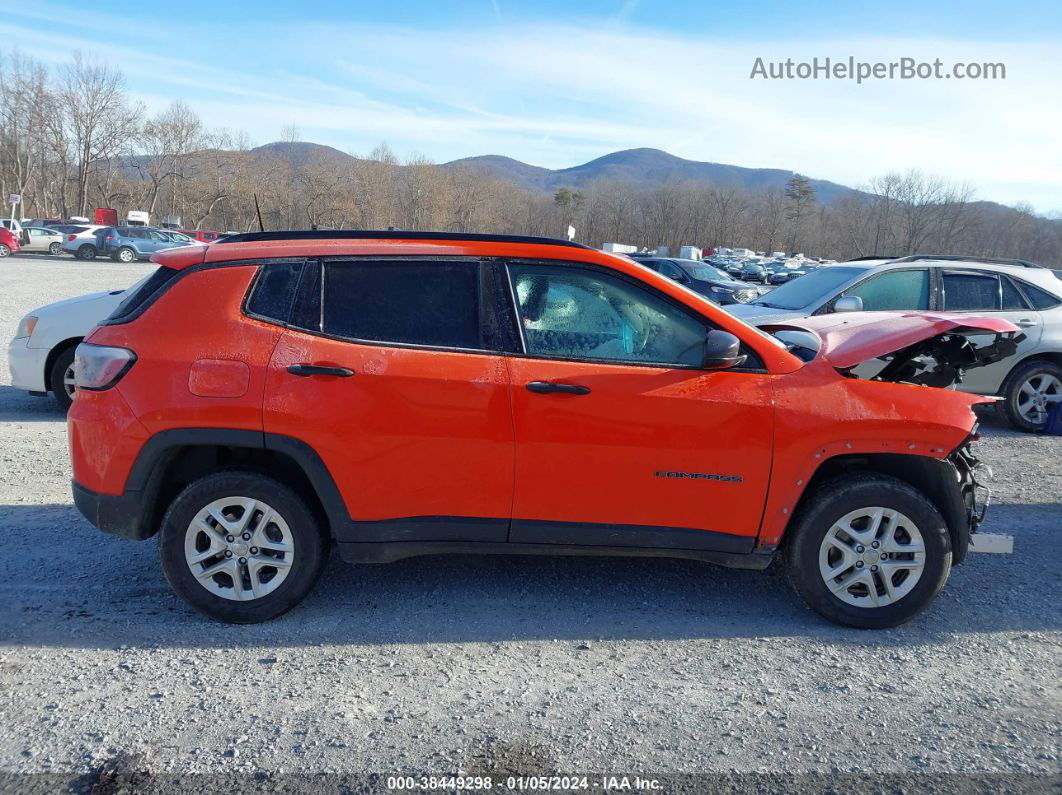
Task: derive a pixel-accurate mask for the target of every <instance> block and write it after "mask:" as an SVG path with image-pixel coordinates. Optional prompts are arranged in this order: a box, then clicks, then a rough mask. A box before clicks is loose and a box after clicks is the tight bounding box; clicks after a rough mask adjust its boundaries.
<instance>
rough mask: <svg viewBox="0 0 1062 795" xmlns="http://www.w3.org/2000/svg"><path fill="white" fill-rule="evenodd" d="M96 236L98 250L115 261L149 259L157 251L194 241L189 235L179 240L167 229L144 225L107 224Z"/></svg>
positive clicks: (190, 243)
mask: <svg viewBox="0 0 1062 795" xmlns="http://www.w3.org/2000/svg"><path fill="white" fill-rule="evenodd" d="M95 236H96V240H97V241H98V242H97V249H98V252H99V253H100V254H103V255H105V256H108V257H110V258H111V259H112V260H114V261H115V262H135V261H136V260H143V259H149V258H150V257H151V255H152V254H154V253H155V252H157V251H162V250H163V249H167V248H174V247H175V246H176V247H180V246H188V245H192V243H193V241H192V240H190V239H188V238H187V237H186V238H185V239H184V240H178V239H176V238H175V237H174V233H172V232H169V231H167V230H162V229H150V228H148V227H143V226H105V227H102V228H101V229H99V230H97V232H96V235H95Z"/></svg>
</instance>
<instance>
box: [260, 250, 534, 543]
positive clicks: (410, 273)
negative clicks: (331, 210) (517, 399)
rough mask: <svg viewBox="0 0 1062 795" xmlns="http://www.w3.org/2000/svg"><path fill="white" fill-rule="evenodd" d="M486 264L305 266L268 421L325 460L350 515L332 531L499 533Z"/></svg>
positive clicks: (502, 430)
mask: <svg viewBox="0 0 1062 795" xmlns="http://www.w3.org/2000/svg"><path fill="white" fill-rule="evenodd" d="M481 267H484V266H481V265H480V264H479V263H477V262H468V261H450V262H446V261H427V260H409V259H403V260H387V259H372V260H365V259H350V260H343V261H325V262H324V263H321V264H320V265H319V264H318V263H311V264H310V265H309V266H308V271H309V272H310V273H312V274H313V276H312V280H310V277H309V276H304V284H303V287H302V288H300V291H299V299H298V302H299V304H298V305H297V306H296V308H295V310H294V314H293V321H292V323H291V324H290V325H295V326H302V328H301V329H298V328H289V330H288V331H286V332H285V334H284V335H283V337H282V338H281V340H280V342H279V343H278V345H277V347H276V350H275V352H274V354H273V357H272V361H271V362H270V373H269V378H268V381H267V385H266V397H265V411H264V428H265V431H266V433H267V434H282V435H285V436H292V437H296V438H298V439H300V440H302V441H303V442H305V443H307V444H308V445H310V446H311V447H312V448H313V449H314V450H315V451H316V453H317V454H318V455H319V456H320V457H321V459H322V461H323V462H324V465H325V466H326V467H327V470H328V472H329V473H330V474H331V475H332V478H333V479H334V480H335V482H336V485H337V487H338V489H339V491H340V493H341V495H342V498H343V502H344V503H345V508H346V510H347V512H348V513H349V517H350V520H351V521H350V523H349V524H347V523H344V524H343V526H342V527H340V528H338V529H337V536H338V537H339V540H340V541H347V542H351V541H444V540H450V541H505V540H506V537H507V535H508V527H509V517H510V510H511V507H512V491H513V429H512V415H511V409H510V405H509V378H508V373H507V370H506V365H505V359H504V357H503V356H502V355H501V354H499V353H497V352H493V351H491V350H490V348H491V347H492V346H491V343H490V341H489V340H488V339H487V338H486V337H485V334H484V331H483V329H482V328H481V314H482V313H481V311H480V306H481V294H482V290H481V273H480V270H481ZM321 276H323V282H324V284H323V290H322V289H321V287H320V282H319V281H318V280H319V279H320V278H321ZM307 285H309V287H307Z"/></svg>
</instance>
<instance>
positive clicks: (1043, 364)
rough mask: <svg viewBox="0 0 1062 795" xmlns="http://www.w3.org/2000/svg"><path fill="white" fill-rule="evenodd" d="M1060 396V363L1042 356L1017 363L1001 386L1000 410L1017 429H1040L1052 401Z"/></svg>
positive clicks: (1057, 399) (1061, 375) (1045, 422)
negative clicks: (1023, 362)
mask: <svg viewBox="0 0 1062 795" xmlns="http://www.w3.org/2000/svg"><path fill="white" fill-rule="evenodd" d="M1059 400H1062V367H1059V366H1058V365H1057V364H1054V363H1053V362H1049V361H1046V360H1043V359H1040V360H1037V361H1032V362H1026V363H1025V364H1021V365H1019V366H1018V367H1017V368H1016V369H1015V370H1014V372H1013V373H1011V374H1010V376H1009V377H1008V378H1007V383H1006V386H1004V387H1003V413H1004V414H1006V417H1007V421H1008V422H1010V424H1011V425H1013V426H1014V427H1015V428H1017V429H1018V430H1020V431H1042V430H1043V428H1044V426H1045V425H1046V424H1047V411H1048V409H1050V408H1051V404H1052V402H1057V401H1059Z"/></svg>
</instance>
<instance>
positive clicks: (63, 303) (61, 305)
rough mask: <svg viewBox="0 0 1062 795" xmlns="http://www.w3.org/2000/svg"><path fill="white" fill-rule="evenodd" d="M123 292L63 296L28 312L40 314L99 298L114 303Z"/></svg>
mask: <svg viewBox="0 0 1062 795" xmlns="http://www.w3.org/2000/svg"><path fill="white" fill-rule="evenodd" d="M123 293H125V290H124V289H123V290H108V291H106V292H102V293H89V294H88V295H78V296H75V297H74V298H64V299H63V300H62V301H56V302H55V303H51V304H45V305H44V306H39V307H37V308H36V309H34V310H33V311H32V312H29V313H28V314H31V315H40V314H41V313H42V312H51V311H52V310H53V309H65V308H68V307H71V306H73V305H74V304H87V303H89V302H91V301H99V300H101V299H108V298H109V299H112V300H113V301H114V303H119V302H120V301H121V299H120V298H119V296H121V295H122V294H123Z"/></svg>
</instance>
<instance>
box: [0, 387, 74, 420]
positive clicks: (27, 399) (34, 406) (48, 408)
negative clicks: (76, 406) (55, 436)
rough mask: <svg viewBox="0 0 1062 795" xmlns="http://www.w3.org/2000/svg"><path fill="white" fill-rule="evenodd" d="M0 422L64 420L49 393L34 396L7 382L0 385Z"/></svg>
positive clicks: (62, 414) (64, 417) (64, 415)
mask: <svg viewBox="0 0 1062 795" xmlns="http://www.w3.org/2000/svg"><path fill="white" fill-rule="evenodd" d="M0 422H66V414H64V413H63V412H62V411H61V410H60V409H59V406H58V405H57V404H56V402H55V398H53V397H52V396H51V395H48V396H47V397H35V396H33V395H31V394H29V393H28V392H23V391H22V390H21V389H15V388H14V387H13V386H8V385H7V384H2V385H0Z"/></svg>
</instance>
